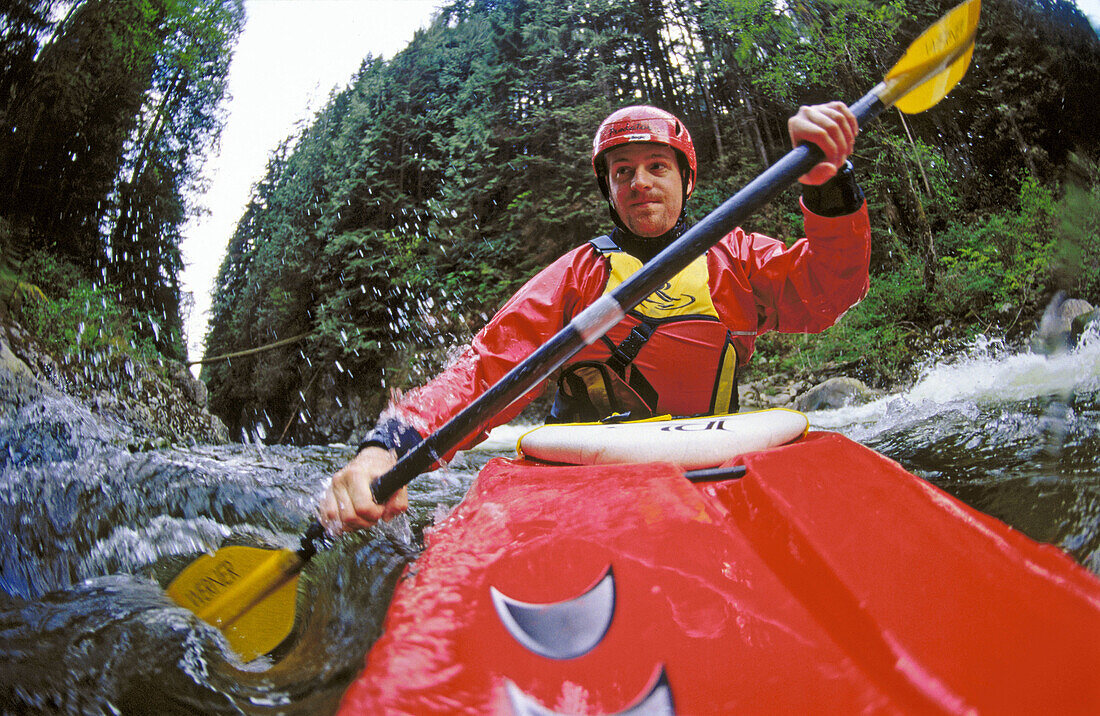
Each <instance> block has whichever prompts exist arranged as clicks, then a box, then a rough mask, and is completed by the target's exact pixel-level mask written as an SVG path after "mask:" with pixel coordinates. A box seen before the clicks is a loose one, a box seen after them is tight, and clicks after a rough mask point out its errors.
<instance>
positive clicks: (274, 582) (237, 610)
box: [167, 546, 304, 661]
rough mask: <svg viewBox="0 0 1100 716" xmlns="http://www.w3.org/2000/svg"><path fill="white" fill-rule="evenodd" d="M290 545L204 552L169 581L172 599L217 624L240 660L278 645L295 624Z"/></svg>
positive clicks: (297, 566)
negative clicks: (279, 547) (275, 548)
mask: <svg viewBox="0 0 1100 716" xmlns="http://www.w3.org/2000/svg"><path fill="white" fill-rule="evenodd" d="M303 564H304V560H303V559H302V558H301V557H300V556H299V555H298V553H297V552H292V551H291V550H288V549H278V550H272V549H259V548H257V547H244V546H232V547H222V548H221V549H219V550H218V551H217V552H215V553H214V554H212V555H203V556H202V557H199V558H198V559H197V560H195V561H194V562H192V563H191V564H190V565H189V566H188V567H187V568H186V569H184V570H183V571H182V572H180V574H179V576H177V577H176V578H175V579H174V580H172V583H171V584H169V585H168V589H167V592H168V596H170V597H171V598H172V600H173V601H174V602H176V604H179V605H180V606H181V607H185V608H187V609H190V610H191V611H193V612H195V614H197V615H198V616H199V618H201V619H202V620H203V621H206V622H208V623H210V624H213V625H214V626H216V627H218V629H220V630H221V632H222V633H223V634H224V635H225V638H226V639H227V640H228V641H229V645H230V646H231V647H233V650H234V651H235V652H236V653H237V654H238V655H240V657H241V659H242V660H244V661H251V660H252V659H255V658H256V657H257V656H260V655H261V654H266V653H267V652H269V651H271V650H272V649H274V648H275V647H276V646H278V645H279V644H280V643H282V641H283V640H284V639H286V637H287V636H288V635H289V634H290V631H291V629H293V628H294V612H295V607H296V601H297V596H298V572H299V571H300V570H301V568H302V565H303Z"/></svg>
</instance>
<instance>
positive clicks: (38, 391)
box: [0, 315, 230, 452]
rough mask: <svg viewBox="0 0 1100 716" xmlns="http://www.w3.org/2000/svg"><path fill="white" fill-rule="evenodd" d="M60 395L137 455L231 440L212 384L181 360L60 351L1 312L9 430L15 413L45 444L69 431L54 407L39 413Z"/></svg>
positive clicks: (1, 408)
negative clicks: (213, 403) (210, 395)
mask: <svg viewBox="0 0 1100 716" xmlns="http://www.w3.org/2000/svg"><path fill="white" fill-rule="evenodd" d="M61 396H67V397H68V398H70V399H71V400H72V401H73V403H75V405H76V406H78V407H79V408H83V409H84V410H86V411H87V415H88V416H90V417H91V418H92V419H93V420H95V421H97V422H99V423H102V426H103V427H104V430H102V431H100V433H101V434H102V435H104V436H105V437H104V440H106V441H107V442H111V443H115V444H117V445H118V446H119V447H125V448H127V449H129V450H131V451H134V452H137V451H141V450H148V449H153V448H161V447H167V446H169V445H196V444H224V443H227V442H229V439H230V438H229V432H228V430H227V429H226V427H225V424H224V423H223V422H222V421H221V419H220V418H218V417H217V416H216V415H213V414H212V413H211V412H210V411H209V410H208V409H207V391H206V386H205V385H204V384H203V383H202V382H201V381H199V380H198V379H196V378H195V377H194V376H192V375H191V373H190V371H188V370H187V367H186V366H184V365H183V364H182V363H178V362H174V361H167V360H164V361H161V362H160V363H159V364H156V363H154V364H149V363H145V362H142V361H140V360H138V359H135V358H134V357H132V356H130V355H128V354H127V353H125V352H111V353H97V354H94V355H87V354H82V353H77V354H73V355H57V354H55V353H53V352H51V351H50V350H49V349H48V348H47V347H46V346H45V344H44V343H43V341H41V340H40V339H39V338H38V337H37V336H35V335H34V334H32V333H31V332H29V331H28V330H26V329H25V328H24V327H23V326H21V325H20V324H19V323H18V322H16V321H14V320H12V319H11V318H10V317H9V316H7V315H3V316H0V418H2V419H3V422H4V423H5V424H6V425H7V426H8V431H7V432H10V431H11V430H13V429H14V428H13V425H12V423H11V421H12V420H13V419H15V418H16V413H21V421H22V424H21V427H20V429H21V430H23V431H24V432H25V431H27V430H32V431H34V432H36V433H37V434H39V435H40V436H41V438H42V439H46V440H47V441H48V438H49V436H50V435H55V434H56V433H58V432H59V431H61V432H64V431H65V430H67V429H68V428H66V427H64V426H61V425H57V424H53V423H54V422H55V421H53V420H52V419H50V418H48V417H46V416H47V415H48V413H49V412H50V411H45V410H37V411H36V410H34V407H35V406H36V405H40V404H42V403H43V402H44V401H48V400H50V399H56V398H59V397H61ZM28 412H29V413H32V414H36V415H38V416H39V418H40V419H39V420H36V419H35V418H33V417H28V415H27V414H28ZM35 423H39V424H35ZM24 437H25V436H24ZM8 438H11V440H9V439H6V440H5V442H18V439H16V438H15V436H11V435H9V436H8ZM22 442H23V443H26V442H27V441H26V440H25V439H24V440H23V441H22ZM32 442H33V441H32Z"/></svg>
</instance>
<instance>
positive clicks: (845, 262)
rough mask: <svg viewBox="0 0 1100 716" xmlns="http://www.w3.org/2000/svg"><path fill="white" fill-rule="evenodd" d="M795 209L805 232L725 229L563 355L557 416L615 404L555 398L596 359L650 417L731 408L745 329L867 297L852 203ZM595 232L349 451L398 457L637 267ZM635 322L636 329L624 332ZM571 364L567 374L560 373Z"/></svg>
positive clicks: (746, 348) (826, 314)
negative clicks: (588, 341) (831, 211)
mask: <svg viewBox="0 0 1100 716" xmlns="http://www.w3.org/2000/svg"><path fill="white" fill-rule="evenodd" d="M802 212H803V217H804V226H805V231H806V236H807V238H803V239H799V240H798V241H796V242H795V243H794V244H793V245H792V246H790V247H786V246H785V245H784V244H783V243H782V242H780V241H777V240H776V239H772V238H769V237H767V236H763V235H760V234H748V233H745V232H744V231H743V230H741V229H740V228H738V229H736V230H734V231H732V232H731V233H729V234H728V235H726V236H725V237H723V238H722V239H721V240H720V241H719V242H718V243H717V244H716V245H715V246H714V247H712V248H711V249H710V250H708V251H707V253H706V254H705V256H703V257H700V258H699V259H697V260H696V261H695V262H693V263H692V264H691V265H690V266H689V267H688V268H686V269H685V270H684V271H683V272H681V273H680V274H679V275H678V276H677V277H676V278H675V279H673V281H671V282H670V283H669V284H666V286H665V287H663V288H662V289H661V290H659V291H657V292H655V293H654V294H653V295H652V296H650V297H649V298H648V299H647V300H646V301H645V302H643V303H642V304H641V305H640V306H639V307H638V308H636V309H635V310H633V311H631V312H630V314H629V315H628V316H627V317H626V318H624V319H623V321H622V322H621V323H620V324H619V325H618V326H616V327H615V328H613V329H612V330H611V331H610V332H609V334H608V336H607V337H606V340H601V341H597V342H595V343H593V344H592V345H590V346H588V347H586V348H585V349H584V350H582V351H581V352H579V353H578V354H577V355H576V356H574V357H573V358H572V359H571V360H570V362H569V363H568V364H567V365H566V367H565V368H564V369H563V371H564V372H562V373H561V374H560V376H559V377H560V390H559V399H558V400H557V401H556V404H555V410H556V411H559V410H560V412H559V413H558V415H557V419H559V420H570V419H598V418H602V417H606V415H607V414H609V412H608V411H610V412H622V411H621V410H616V408H617V407H619V406H616V405H614V404H611V405H605V406H600V405H596V406H595V409H596V411H597V412H604V414H603V415H587V414H585V409H584V408H583V404H588V405H591V404H592V403H593V402H596V403H598V402H599V401H598V399H597V400H595V401H593V400H592V399H591V396H589V399H588V400H587V401H580V402H581V404H582V408H581V409H580V410H579V411H578V409H577V408H576V403H577V401H576V400H572V401H570V400H568V399H566V400H563V398H570V397H572V398H576V397H577V393H578V392H580V393H583V392H585V389H587V388H589V387H591V386H590V385H588V383H591V382H592V379H593V378H594V377H595V373H596V372H597V371H598V367H599V366H600V365H604V366H607V367H608V368H610V369H611V370H610V371H608V370H606V369H605V370H604V371H603V375H601V376H599V378H600V379H603V380H607V379H608V378H611V379H615V376H618V378H621V383H623V384H626V385H628V386H630V388H631V389H632V391H633V393H634V394H636V395H637V397H639V398H641V400H642V401H644V402H645V404H646V407H648V408H649V409H650V410H651V411H653V412H656V413H658V414H663V413H670V414H673V415H691V414H698V413H708V412H731V411H734V410H736V406H737V403H736V380H735V377H736V369H737V367H738V366H740V365H745V364H746V363H747V362H748V361H749V358H750V357H751V356H752V353H753V349H754V345H755V341H756V337H757V336H758V335H760V334H762V333H764V332H765V331H769V330H776V331H781V332H784V333H816V332H819V331H822V330H824V329H825V328H828V327H829V326H831V325H832V324H833V323H834V322H836V320H837V319H838V318H839V317H840V316H841V315H843V314H844V312H845V311H847V310H848V309H849V308H850V307H851V306H853V305H854V304H855V303H857V302H858V301H859V300H860V299H862V298H863V297H864V296H865V295H866V293H867V289H868V265H869V261H870V251H871V241H870V235H871V231H870V223H869V220H868V216H867V205H866V202H864V203H863V204H862V205H861V206H860V208H859V209H858V210H857V211H855V212H854V213H851V214H845V215H842V216H835V217H826V216H820V215H817V214H814V213H813V212H811V211H810V210H809V209H807V208H806V205H805V202H803V204H802ZM606 239H607V237H601V239H597V240H594V241H592V242H589V243H586V244H585V245H583V246H581V247H579V248H577V249H574V250H572V251H570V252H569V253H567V254H565V255H564V256H562V257H561V258H559V259H558V260H557V261H555V262H554V263H552V264H551V265H550V266H548V267H546V268H545V269H543V270H542V271H541V272H539V273H538V274H537V275H536V276H535V277H534V278H532V279H531V280H530V281H528V282H527V283H526V284H525V285H524V286H523V287H522V288H521V289H520V290H519V291H518V292H516V294H515V295H514V296H512V298H511V299H509V301H508V302H507V303H506V304H505V305H504V306H503V308H501V309H500V311H498V312H497V314H496V315H495V316H494V317H493V318H492V320H491V321H489V323H488V324H487V325H486V326H485V327H484V328H483V329H482V330H481V331H480V332H479V333H478V334H477V335H476V336H475V337H474V339H473V341H472V342H471V344H470V345H469V346H467V347H466V348H465V349H464V350H463V352H462V353H461V354H460V355H459V356H458V358H457V359H456V360H455V361H454V362H453V363H452V364H451V365H450V366H449V367H448V368H447V369H446V370H444V371H443V373H441V374H440V375H439V376H437V377H436V378H435V379H433V380H432V381H431V382H429V383H427V384H426V385H424V386H422V387H419V388H416V389H414V390H411V391H409V392H407V393H405V394H404V396H403V397H401V398H400V399H399V400H398V401H397V402H396V403H395V404H391V405H390V407H389V408H387V409H386V411H385V412H384V413H383V415H382V416H381V418H382V419H381V420H380V422H379V425H378V427H377V428H376V429H375V431H374V432H373V433H372V434H371V435H369V436H368V438H367V440H365V441H364V443H363V445H362V446H361V447H363V446H366V445H370V444H375V445H382V446H384V447H387V448H396V449H397V450H398V452H399V453H401V454H403V453H404V452H407V451H408V450H409V449H411V448H412V447H413V446H415V444H416V443H417V442H419V441H420V439H421V438H422V436H427V435H429V434H431V433H432V432H434V431H435V430H436V429H437V428H439V427H440V426H442V425H443V424H444V423H445V422H446V421H447V420H448V419H450V418H451V417H452V416H453V415H455V414H456V413H458V412H459V411H460V410H461V409H462V408H463V407H465V406H466V405H468V404H469V403H470V402H472V401H473V400H474V399H476V398H477V397H478V396H479V395H481V394H482V393H483V392H485V391H486V390H487V389H488V388H489V387H490V386H491V385H493V384H494V383H496V382H497V381H498V380H499V379H500V378H501V377H503V376H504V375H505V374H506V373H507V372H508V371H509V370H511V368H512V367H513V366H515V365H516V364H517V363H519V362H520V361H521V360H523V359H524V358H526V357H527V356H528V355H530V354H531V353H532V352H533V351H534V350H535V349H536V348H538V347H539V346H540V345H542V344H543V343H545V342H546V341H547V340H548V339H550V337H552V336H553V335H554V334H555V333H557V332H558V331H559V330H561V329H562V328H563V327H564V326H565V325H566V324H567V323H569V321H570V320H572V319H573V317H574V316H576V315H577V314H578V313H580V312H581V311H582V310H583V309H584V308H586V307H587V306H588V305H590V304H591V303H592V302H593V301H595V300H596V299H597V298H599V297H600V296H602V295H603V294H604V293H606V292H608V291H610V290H611V289H613V288H614V287H615V286H616V285H618V284H619V283H621V282H622V280H624V279H625V278H626V277H627V276H629V275H630V274H631V273H633V271H635V270H637V268H639V267H640V266H641V262H639V261H638V260H637V259H635V258H633V257H631V256H629V255H627V254H625V253H623V252H621V251H620V250H618V247H617V246H615V245H614V244H613V243H611V242H609V241H607V240H606ZM640 327H641V332H642V333H647V334H648V335H644V336H641V337H638V336H637V335H636V334H637V333H638V332H639V328H640ZM632 333H633V334H635V339H634V341H633V344H639V345H637V350H634V347H635V346H634V345H633V344H632V343H631V340H630V339H631V335H632ZM617 354H621V355H617ZM578 366H579V367H580V368H581V370H574V369H576V368H577V367H578ZM585 369H587V370H585ZM612 371H613V372H614V373H615V375H611V372H612ZM551 382H552V381H549V380H548V381H546V382H544V383H543V384H542V385H540V386H539V387H537V388H535V389H534V390H532V391H531V392H530V393H528V394H527V395H525V396H524V397H523V398H521V399H520V400H517V401H516V402H515V403H513V404H512V405H511V406H510V407H509V408H508V409H507V410H505V411H503V412H502V413H500V414H499V415H497V416H495V417H494V418H493V419H492V421H491V422H490V423H489V424H488V425H486V426H485V428H484V430H483V432H481V433H479V434H477V435H471V436H470V437H469V438H467V439H466V440H465V441H464V443H463V444H462V446H461V447H460V448H459V449H465V448H468V447H471V446H473V445H475V444H477V443H478V442H480V441H481V440H482V439H484V437H485V435H486V433H487V432H488V430H490V429H491V428H493V427H495V426H497V425H501V424H504V423H506V422H508V421H509V420H511V419H512V418H514V417H515V416H516V415H518V414H519V412H520V411H521V410H522V409H523V408H524V407H525V406H526V405H527V404H528V403H530V402H531V401H532V400H534V399H535V398H536V397H538V396H539V395H540V394H541V393H542V392H543V391H545V390H546V388H547V386H548V385H550V384H551ZM570 402H572V403H573V404H574V405H573V406H572V407H571V406H570V405H569V403H570ZM614 402H616V401H615V400H612V403H614ZM624 407H627V408H632V407H633V406H631V405H626V406H624Z"/></svg>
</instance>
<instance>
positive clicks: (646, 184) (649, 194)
mask: <svg viewBox="0 0 1100 716" xmlns="http://www.w3.org/2000/svg"><path fill="white" fill-rule="evenodd" d="M606 157H607V183H608V187H609V188H610V190H611V204H612V206H614V207H615V211H617V212H618V214H619V218H620V219H622V221H623V223H624V224H626V226H627V228H628V229H630V230H631V231H632V232H634V233H635V234H636V235H638V236H643V237H647V238H652V237H654V236H660V235H661V234H663V233H665V232H666V231H668V230H669V229H671V228H672V227H673V226H675V225H676V220H677V219H678V218H680V209H681V208H682V207H683V204H684V192H683V186H682V180H681V178H680V166H679V164H678V163H677V162H676V151H675V150H673V149H672V148H671V147H668V146H666V145H664V144H648V143H634V144H623V145H621V146H618V147H615V148H614V149H611V150H609V151H608V152H607V155H606Z"/></svg>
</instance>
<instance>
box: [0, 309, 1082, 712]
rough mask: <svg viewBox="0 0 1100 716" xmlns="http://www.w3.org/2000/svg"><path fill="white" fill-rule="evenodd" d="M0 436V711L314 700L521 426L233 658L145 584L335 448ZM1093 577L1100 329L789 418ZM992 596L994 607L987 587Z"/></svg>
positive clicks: (223, 535)
mask: <svg viewBox="0 0 1100 716" xmlns="http://www.w3.org/2000/svg"><path fill="white" fill-rule="evenodd" d="M0 417H2V420H3V423H4V424H3V425H2V426H0V427H2V432H0V519H2V524H3V528H4V529H3V535H2V537H0V539H2V542H3V550H2V552H0V569H2V572H0V706H2V708H3V712H4V713H23V712H27V711H32V712H46V713H52V712H61V713H119V712H121V713H158V714H160V713H250V714H251V713H257V714H266V713H302V714H305V713H310V714H313V713H328V712H331V711H332V710H333V709H334V708H335V706H336V704H337V702H338V699H339V697H340V695H341V693H342V691H343V689H344V687H345V686H346V685H347V683H348V682H349V681H350V680H351V678H352V677H353V676H354V675H355V673H356V672H357V671H358V670H359V669H360V668H361V665H362V663H363V656H364V654H365V653H366V651H367V649H368V648H369V646H370V644H371V643H372V642H373V641H374V639H376V638H377V636H378V634H379V632H380V630H381V624H382V619H383V617H384V614H385V610H386V606H387V603H388V601H389V598H390V595H391V593H392V590H393V587H394V584H395V583H396V580H397V579H398V577H399V575H400V573H401V571H402V570H403V569H404V568H405V566H406V565H408V564H410V563H411V562H413V561H414V560H415V559H416V556H417V554H418V552H419V549H420V547H421V544H422V539H423V535H424V533H425V531H429V530H430V529H431V525H432V524H433V523H434V522H435V521H437V520H438V519H439V518H440V517H441V516H442V515H444V514H446V512H447V510H449V508H450V507H452V506H453V505H454V504H456V503H457V502H458V501H459V500H460V499H461V497H462V495H463V493H464V492H465V490H466V488H467V487H468V485H469V483H470V481H471V480H472V479H473V476H474V475H475V474H476V473H477V471H478V470H479V469H480V466H481V465H483V464H484V463H485V461H486V460H488V459H489V458H490V457H492V456H494V455H500V454H509V453H511V451H512V449H513V446H514V440H515V437H516V436H517V434H518V432H519V431H521V430H522V429H523V426H516V425H512V426H505V427H503V428H500V429H498V430H496V431H494V433H493V435H492V436H491V437H490V439H489V441H487V442H486V443H485V444H483V445H481V446H479V448H478V449H476V450H472V451H469V452H467V453H464V454H462V455H460V456H459V457H458V458H457V459H456V461H455V462H454V463H453V464H452V465H450V466H448V467H447V468H445V469H443V470H440V471H438V472H436V473H433V474H431V475H429V476H424V477H421V478H420V479H418V480H417V481H416V482H415V483H413V486H412V488H411V493H410V499H411V508H410V510H409V513H408V515H407V516H404V517H401V518H398V519H396V520H394V521H393V522H392V523H389V524H387V525H384V526H383V527H380V528H376V529H374V530H372V531H370V532H369V533H366V534H358V535H349V536H343V537H340V538H337V539H334V540H330V541H329V543H328V544H327V547H326V548H325V549H322V551H321V552H320V553H319V554H318V555H317V556H316V557H315V558H314V559H313V561H312V562H311V563H310V565H309V566H308V567H307V568H306V570H305V571H304V572H303V577H302V581H301V586H300V590H299V605H298V615H299V621H298V624H297V625H296V627H295V633H294V634H293V635H292V637H291V638H290V639H288V640H287V642H285V643H284V645H283V646H282V647H280V648H279V649H278V650H276V652H275V653H274V654H272V655H270V657H265V658H261V659H259V660H257V661H256V662H253V663H250V664H242V663H240V662H239V661H238V660H237V659H236V658H235V657H234V655H233V654H232V653H231V652H229V651H228V649H227V647H226V645H225V642H224V641H223V639H222V638H221V635H220V634H219V633H218V632H217V631H216V630H215V629H213V628H212V627H209V626H207V625H205V624H204V623H202V622H200V621H198V620H197V619H196V618H194V617H193V616H192V615H191V614H190V613H189V612H187V611H186V610H183V609H181V608H178V607H176V606H175V605H174V604H173V603H172V602H171V601H170V600H169V599H168V598H167V597H166V596H165V594H164V591H163V589H162V585H164V584H167V582H168V581H170V580H171V578H172V577H173V576H174V575H175V574H176V573H177V572H178V571H179V569H181V568H182V566H184V565H185V564H187V563H188V562H189V561H190V560H191V559H193V558H194V557H195V556H197V555H198V554H200V553H201V552H203V551H212V550H213V549H215V548H216V547H218V546H220V545H222V544H225V543H241V544H250V545H258V546H285V547H292V548H293V547H295V546H296V544H297V536H298V534H299V533H300V532H301V531H302V530H304V529H305V527H306V526H307V525H308V523H309V522H310V521H311V520H312V518H313V505H314V501H315V499H316V496H317V495H318V494H319V491H320V490H321V489H322V486H323V484H324V482H325V480H326V479H327V477H328V475H329V474H331V472H332V471H333V470H335V469H336V468H337V467H338V466H339V465H341V464H343V462H344V461H346V460H347V459H348V458H349V457H350V456H351V453H352V449H351V448H349V447H348V446H343V445H334V446H326V447H305V448H289V447H269V446H264V445H262V444H235V445H229V446H220V447H209V446H205V447H204V446H200V447H194V448H186V447H175V448H171V449H165V450H155V451H148V452H130V451H128V450H126V449H123V448H120V447H116V445H118V444H119V443H118V441H116V440H114V439H113V431H114V430H115V428H113V427H111V426H107V425H102V424H100V423H98V422H97V421H96V420H95V419H94V418H92V416H91V415H90V414H88V413H87V411H85V410H83V409H82V408H80V406H77V405H75V404H73V403H71V402H69V401H67V399H65V398H63V397H59V396H54V397H40V398H38V399H36V400H34V401H31V402H29V403H28V404H26V405H23V406H21V407H19V408H18V409H16V410H15V411H14V412H13V413H11V414H9V415H7V416H0ZM810 419H811V423H812V425H813V427H814V428H815V429H827V430H835V431H838V432H841V433H844V434H846V435H848V436H849V437H852V438H854V439H856V440H859V441H860V442H862V443H864V444H866V445H869V446H871V447H873V448H875V449H876V450H878V451H880V452H882V453H884V454H886V455H888V456H890V457H892V458H893V459H895V460H897V461H899V462H900V463H902V464H903V465H904V466H905V467H906V468H908V469H909V470H911V471H913V472H915V473H917V474H918V475H920V476H922V477H924V478H926V479H928V480H930V481H932V482H934V483H935V484H937V485H939V486H941V487H943V488H944V489H946V490H947V491H949V492H951V493H952V494H954V495H956V496H958V497H959V498H961V499H963V500H964V501H966V502H968V503H970V504H972V505H974V506H975V507H977V508H978V509H980V510H982V511H984V512H987V513H989V514H992V515H994V516H996V517H998V518H1000V519H1002V520H1004V521H1006V522H1008V523H1009V524H1011V525H1013V526H1014V527H1016V528H1018V529H1020V530H1022V531H1023V532H1025V533H1027V534H1028V535H1030V536H1032V537H1033V538H1035V539H1038V540H1042V541H1047V542H1052V543H1054V544H1057V545H1059V546H1060V547H1062V548H1063V549H1065V550H1067V551H1068V552H1070V553H1071V554H1072V555H1073V556H1074V558H1075V559H1077V560H1078V561H1079V562H1081V563H1082V564H1084V565H1085V566H1087V567H1088V568H1089V569H1091V570H1092V571H1093V572H1095V573H1098V574H1100V336H1097V335H1096V333H1095V331H1094V332H1093V333H1091V334H1086V335H1085V336H1084V337H1083V339H1082V341H1081V342H1080V343H1079V345H1078V346H1077V347H1076V348H1075V349H1073V350H1070V351H1066V352H1062V353H1058V354H1055V355H1050V356H1046V355H1041V354H1037V353H1032V352H1028V351H1024V352H1019V351H1013V350H1010V349H1008V348H1006V347H1005V346H1003V345H1002V344H1000V343H998V342H997V341H989V340H982V341H979V342H976V343H975V344H974V346H973V348H972V350H971V351H970V352H969V353H967V354H966V355H963V356H958V357H955V358H953V359H951V360H940V361H930V362H929V364H928V366H927V367H926V368H925V369H924V370H923V371H922V372H921V375H920V378H919V379H918V380H917V381H916V382H915V383H914V385H913V386H912V387H911V388H910V389H908V390H905V391H903V392H901V393H898V394H894V395H889V396H885V397H882V398H880V399H878V400H876V401H874V402H872V403H870V404H867V405H863V406H859V407H850V408H843V409H840V410H834V411H821V412H816V413H811V414H810ZM991 598H995V596H994V595H991Z"/></svg>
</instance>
